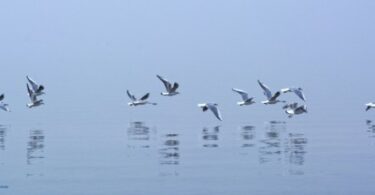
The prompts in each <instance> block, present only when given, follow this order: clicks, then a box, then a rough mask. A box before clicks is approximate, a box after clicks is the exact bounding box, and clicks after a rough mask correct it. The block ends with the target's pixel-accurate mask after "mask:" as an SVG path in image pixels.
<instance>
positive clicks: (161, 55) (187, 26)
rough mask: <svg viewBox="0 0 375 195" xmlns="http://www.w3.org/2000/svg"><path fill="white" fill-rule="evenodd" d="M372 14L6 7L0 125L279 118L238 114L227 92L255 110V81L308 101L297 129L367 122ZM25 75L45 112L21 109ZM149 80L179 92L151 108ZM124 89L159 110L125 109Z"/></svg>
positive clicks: (344, 1)
mask: <svg viewBox="0 0 375 195" xmlns="http://www.w3.org/2000/svg"><path fill="white" fill-rule="evenodd" d="M374 8H375V1H371V0H368V1H365V0H362V1H361V0H360V1H357V0H356V1H354V0H331V1H326V0H306V1H297V0H272V1H271V0H270V1H250V0H248V1H247V0H241V1H239V0H235V1H218V0H207V1H198V0H194V1H172V0H170V1H153V0H148V1H147V0H144V1H124V0H108V1H93V0H90V1H88V0H86V1H76V0H66V1H49V0H39V1H32V0H14V1H2V2H0V26H1V28H0V29H1V30H0V43H1V44H0V53H1V55H0V63H1V69H2V72H3V74H2V76H1V77H0V83H1V84H0V91H1V92H4V93H6V96H7V97H6V102H8V103H9V104H11V107H12V110H13V112H12V113H10V114H7V113H0V116H1V117H2V120H3V121H5V122H8V121H9V122H10V123H13V122H20V121H25V120H31V121H43V120H46V119H49V120H51V121H64V120H69V121H74V120H77V121H92V120H96V119H98V118H99V119H103V120H108V121H121V120H128V119H129V118H130V119H132V118H133V117H134V118H137V119H142V120H147V119H148V118H157V117H158V116H160V113H166V115H168V116H173V117H176V118H178V120H179V121H188V120H192V121H193V122H195V121H201V120H204V119H207V120H212V121H214V120H215V119H214V118H213V117H211V116H206V114H202V113H200V111H199V109H197V108H196V103H198V102H202V101H216V102H218V103H219V104H220V106H221V109H222V112H223V117H224V120H227V121H231V120H234V118H236V116H235V115H236V114H238V115H242V116H244V115H245V116H246V115H248V116H249V117H248V118H249V119H247V118H243V119H242V120H252V118H253V117H255V118H262V119H264V120H266V119H267V120H268V119H270V120H271V119H275V118H276V119H279V118H281V119H283V118H285V116H284V114H282V113H281V112H282V111H281V110H280V109H279V107H280V106H275V107H265V106H263V105H260V104H257V105H254V106H253V107H248V108H238V107H236V105H235V101H236V100H237V99H238V98H239V97H238V96H236V95H235V94H233V93H232V92H231V91H230V89H231V88H232V87H237V88H242V89H244V90H246V91H248V92H249V93H250V94H251V95H253V96H255V97H256V100H257V101H260V100H263V99H264V96H263V94H262V91H261V90H260V88H259V86H258V85H257V83H256V80H257V79H261V80H262V81H264V82H265V83H266V84H267V85H269V86H270V88H272V89H273V90H277V89H279V88H282V87H287V86H293V85H294V86H301V87H303V88H304V89H305V93H306V96H307V98H308V102H307V103H308V106H309V110H310V113H309V115H307V116H303V117H300V118H299V119H297V120H312V118H315V119H327V118H330V117H332V116H335V117H341V116H342V117H343V119H347V118H348V117H351V116H353V117H357V118H358V119H362V118H363V119H366V118H371V116H374V115H375V113H364V112H363V111H364V105H363V104H364V103H366V102H367V101H375V92H374V90H372V89H371V87H372V86H373V85H374V84H373V82H374V78H373V77H374V75H373V72H374V71H375V66H374V64H375V55H373V51H374V45H375V38H374V34H375V27H374V24H375V13H374V11H373V10H374ZM27 74H28V75H30V76H31V77H33V78H34V79H35V80H37V81H39V82H41V83H43V84H44V85H45V86H46V93H47V95H46V96H45V97H44V99H45V101H46V105H45V106H43V107H40V108H36V109H33V110H28V109H26V106H25V104H26V103H27V101H29V100H28V97H27V96H26V89H25V83H26V79H25V75H27ZM155 74H161V75H163V76H165V77H167V78H169V79H170V80H177V81H179V82H180V84H181V93H182V94H181V95H180V96H179V97H177V96H176V97H174V98H165V97H161V96H159V93H160V91H161V90H163V87H162V85H161V83H160V82H159V81H158V80H157V79H156V77H155ZM98 89H99V90H101V91H98ZM126 89H130V90H131V91H133V92H134V93H135V94H137V95H142V94H143V93H145V92H151V99H152V100H154V101H156V102H159V106H158V107H145V108H139V109H135V110H134V109H130V108H128V107H127V106H126V103H127V101H128V98H127V97H126V96H125V91H126ZM284 99H287V100H298V99H296V98H295V97H294V96H292V95H288V96H285V98H284ZM177 111H178V112H177ZM31 113H33V114H32V115H31ZM280 113H281V114H280ZM99 119H98V120H99ZM96 121H97V120H96ZM214 122H216V121H214Z"/></svg>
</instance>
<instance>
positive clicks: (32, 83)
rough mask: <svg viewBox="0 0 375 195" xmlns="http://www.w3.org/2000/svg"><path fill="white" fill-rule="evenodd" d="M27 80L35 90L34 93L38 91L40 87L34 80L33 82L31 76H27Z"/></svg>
mask: <svg viewBox="0 0 375 195" xmlns="http://www.w3.org/2000/svg"><path fill="white" fill-rule="evenodd" d="M26 78H27V80H28V81H29V83H30V85H31V87H32V88H33V91H34V92H36V91H38V89H39V85H38V84H37V83H36V82H35V81H34V80H32V79H31V78H30V77H29V76H26Z"/></svg>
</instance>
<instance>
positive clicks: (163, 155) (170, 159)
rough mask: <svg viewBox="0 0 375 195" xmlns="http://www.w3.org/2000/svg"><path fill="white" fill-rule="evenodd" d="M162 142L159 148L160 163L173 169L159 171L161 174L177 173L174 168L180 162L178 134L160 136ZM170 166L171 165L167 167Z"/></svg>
mask: <svg viewBox="0 0 375 195" xmlns="http://www.w3.org/2000/svg"><path fill="white" fill-rule="evenodd" d="M161 141H162V144H161V148H160V149H159V155H160V162H159V163H160V165H171V166H173V168H172V169H173V170H170V169H168V171H167V170H164V169H163V170H164V171H161V173H160V174H161V175H163V176H165V175H175V176H176V175H178V173H177V171H176V170H175V167H174V166H176V165H179V164H180V141H179V137H178V134H174V133H170V134H165V135H163V136H162V140H161ZM168 168H171V167H168Z"/></svg>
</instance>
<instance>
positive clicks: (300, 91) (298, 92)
mask: <svg viewBox="0 0 375 195" xmlns="http://www.w3.org/2000/svg"><path fill="white" fill-rule="evenodd" d="M293 92H294V93H295V94H296V95H297V96H298V97H299V98H301V100H303V101H306V98H305V95H304V94H303V92H302V90H298V89H295V90H293Z"/></svg>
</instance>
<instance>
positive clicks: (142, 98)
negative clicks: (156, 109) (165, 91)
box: [140, 93, 150, 101]
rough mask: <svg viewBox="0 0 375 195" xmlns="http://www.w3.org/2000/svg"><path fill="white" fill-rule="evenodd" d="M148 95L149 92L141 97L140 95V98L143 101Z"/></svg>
mask: <svg viewBox="0 0 375 195" xmlns="http://www.w3.org/2000/svg"><path fill="white" fill-rule="evenodd" d="M149 96H150V93H146V95H144V96H143V97H141V99H140V100H142V101H144V100H146V99H147V98H148V97H149Z"/></svg>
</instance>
